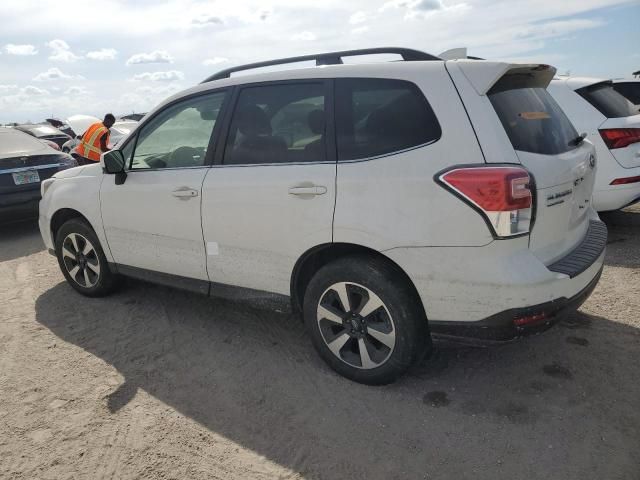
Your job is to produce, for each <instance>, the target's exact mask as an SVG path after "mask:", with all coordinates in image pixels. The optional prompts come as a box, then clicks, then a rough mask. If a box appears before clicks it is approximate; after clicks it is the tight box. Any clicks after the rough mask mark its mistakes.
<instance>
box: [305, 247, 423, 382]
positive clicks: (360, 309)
mask: <svg viewBox="0 0 640 480" xmlns="http://www.w3.org/2000/svg"><path fill="white" fill-rule="evenodd" d="M304 320H305V324H306V326H307V329H308V331H309V332H310V334H311V337H312V340H313V344H314V346H315V348H316V350H317V351H318V353H319V354H320V356H321V357H322V358H323V359H324V360H325V361H326V362H327V363H328V364H329V366H331V368H333V369H334V370H335V371H337V372H338V373H340V374H341V375H343V376H345V377H347V378H349V379H351V380H354V381H356V382H360V383H365V384H369V385H382V384H387V383H391V382H393V381H394V380H396V379H397V378H398V377H400V376H401V375H402V374H403V373H405V371H406V370H407V369H408V368H409V367H410V366H411V365H412V364H413V363H414V362H415V361H416V360H417V359H418V358H422V356H423V355H422V354H424V353H426V351H427V349H428V348H430V346H431V341H430V336H429V332H428V329H427V321H426V318H425V316H424V313H423V310H422V308H420V305H419V303H418V300H417V299H416V298H415V295H414V294H413V291H412V289H411V288H410V286H409V285H407V281H406V279H405V278H404V277H403V276H402V275H401V274H400V273H399V272H398V271H397V270H396V269H395V268H394V267H393V266H392V265H390V264H389V263H387V262H385V261H383V260H381V259H377V258H371V257H368V256H360V255H358V256H353V257H346V258H343V259H340V260H337V261H335V262H332V263H330V264H328V265H325V266H324V267H322V268H321V269H320V270H319V271H318V272H317V273H316V274H315V276H314V277H313V278H312V279H311V282H310V283H309V286H308V287H307V290H306V292H305V297H304Z"/></svg>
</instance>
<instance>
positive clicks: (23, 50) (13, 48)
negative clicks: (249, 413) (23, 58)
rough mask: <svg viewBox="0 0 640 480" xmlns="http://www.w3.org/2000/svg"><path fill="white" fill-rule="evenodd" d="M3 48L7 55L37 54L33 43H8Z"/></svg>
mask: <svg viewBox="0 0 640 480" xmlns="http://www.w3.org/2000/svg"><path fill="white" fill-rule="evenodd" d="M4 49H5V50H6V52H7V53H8V54H9V55H37V54H38V50H36V47H34V46H33V45H15V44H13V43H8V44H7V45H5V47H4Z"/></svg>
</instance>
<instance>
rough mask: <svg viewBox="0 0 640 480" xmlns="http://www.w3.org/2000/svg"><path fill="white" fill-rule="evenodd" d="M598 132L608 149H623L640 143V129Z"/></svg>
mask: <svg viewBox="0 0 640 480" xmlns="http://www.w3.org/2000/svg"><path fill="white" fill-rule="evenodd" d="M599 132H600V136H601V137H602V140H604V143H605V144H606V145H607V147H609V148H624V147H628V146H629V145H631V144H632V143H638V142H640V128H603V129H602V130H599Z"/></svg>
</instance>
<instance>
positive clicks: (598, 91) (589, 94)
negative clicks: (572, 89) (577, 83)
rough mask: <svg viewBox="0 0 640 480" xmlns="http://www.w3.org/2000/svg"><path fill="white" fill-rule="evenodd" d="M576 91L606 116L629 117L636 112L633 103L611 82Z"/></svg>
mask: <svg viewBox="0 0 640 480" xmlns="http://www.w3.org/2000/svg"><path fill="white" fill-rule="evenodd" d="M576 93H578V94H579V95H580V96H581V97H582V98H584V99H585V100H586V101H587V102H589V103H590V104H591V105H593V106H594V107H595V108H597V109H598V111H599V112H600V113H602V114H603V115H604V116H605V117H607V118H621V117H631V116H633V115H636V114H637V113H638V109H637V108H636V107H635V105H633V103H631V102H630V101H629V100H627V99H626V98H625V97H624V96H622V95H621V94H620V93H618V92H617V91H616V90H615V89H614V88H613V84H612V83H611V82H603V83H596V84H595V85H590V86H588V87H583V88H579V89H578V90H576Z"/></svg>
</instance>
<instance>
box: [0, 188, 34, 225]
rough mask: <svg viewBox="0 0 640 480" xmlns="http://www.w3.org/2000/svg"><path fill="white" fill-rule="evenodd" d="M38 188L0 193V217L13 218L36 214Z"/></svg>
mask: <svg viewBox="0 0 640 480" xmlns="http://www.w3.org/2000/svg"><path fill="white" fill-rule="evenodd" d="M39 201H40V188H38V189H37V190H36V189H34V190H27V191H22V192H15V193H3V194H0V219H2V220H14V219H16V220H17V219H19V218H24V217H25V216H29V217H31V216H36V215H37V214H38V202H39Z"/></svg>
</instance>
